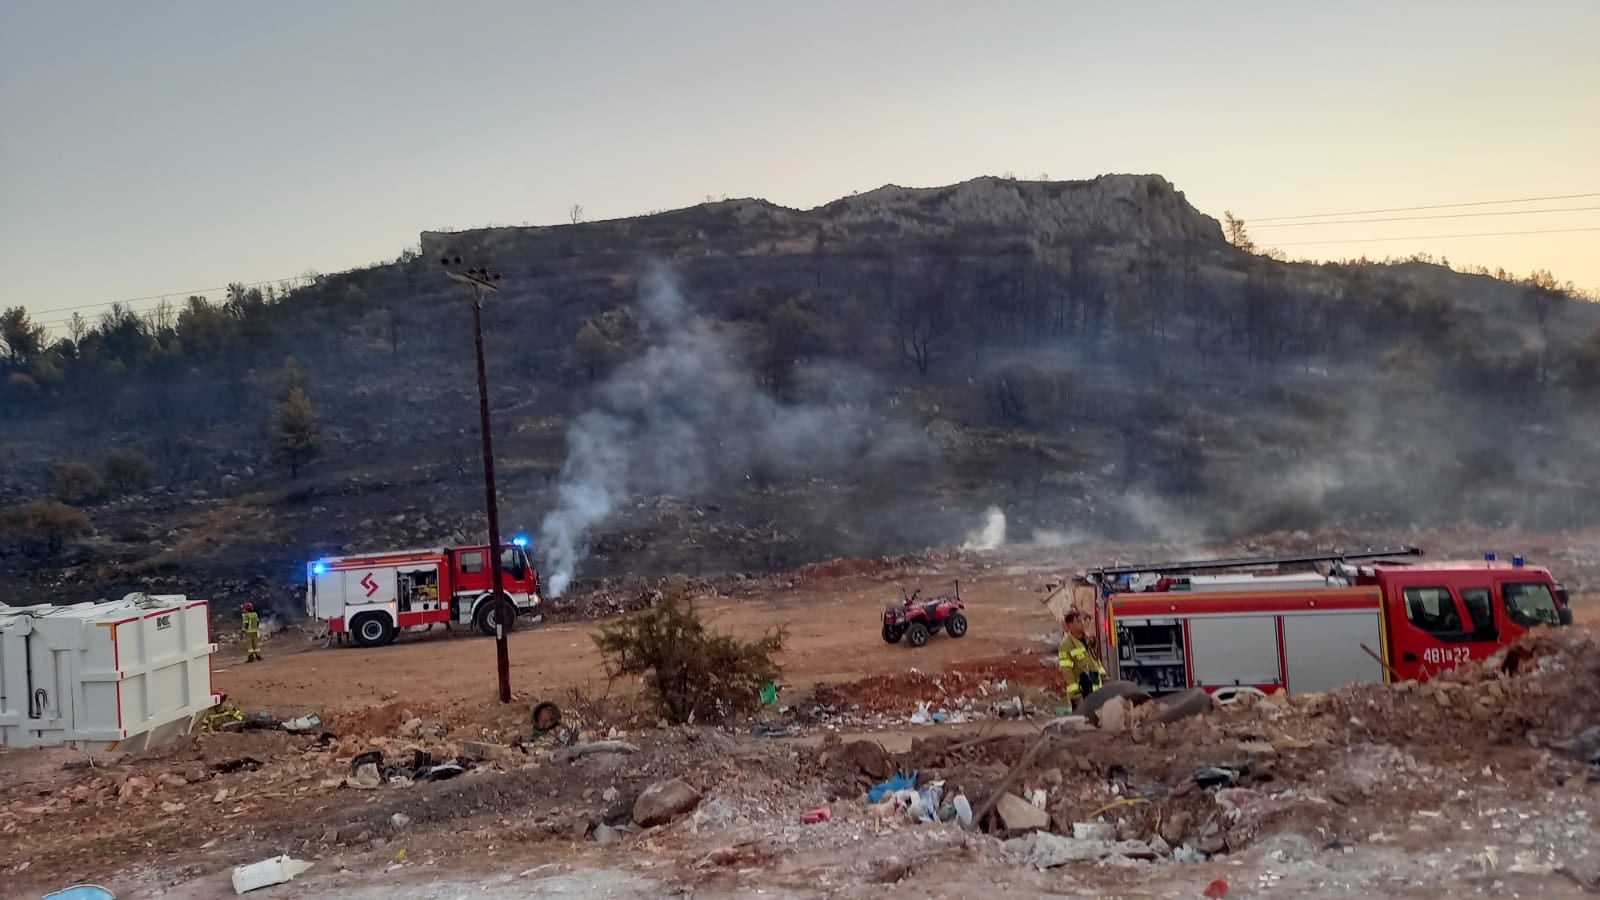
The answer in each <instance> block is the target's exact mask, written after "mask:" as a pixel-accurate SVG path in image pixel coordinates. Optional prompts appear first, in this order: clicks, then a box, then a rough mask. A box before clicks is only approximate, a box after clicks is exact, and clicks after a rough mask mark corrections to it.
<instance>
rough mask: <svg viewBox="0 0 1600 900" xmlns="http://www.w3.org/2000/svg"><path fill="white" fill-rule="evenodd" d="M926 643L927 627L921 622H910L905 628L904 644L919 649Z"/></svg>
mask: <svg viewBox="0 0 1600 900" xmlns="http://www.w3.org/2000/svg"><path fill="white" fill-rule="evenodd" d="M927 642H928V626H926V625H924V624H922V623H921V622H912V623H911V625H910V626H909V627H907V628H906V643H908V644H910V645H911V646H913V647H921V646H922V645H923V644H926V643H927Z"/></svg>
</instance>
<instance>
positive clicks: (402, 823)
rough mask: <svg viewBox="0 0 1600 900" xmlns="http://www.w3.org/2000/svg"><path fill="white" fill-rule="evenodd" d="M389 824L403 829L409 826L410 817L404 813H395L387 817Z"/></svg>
mask: <svg viewBox="0 0 1600 900" xmlns="http://www.w3.org/2000/svg"><path fill="white" fill-rule="evenodd" d="M389 824H390V825H393V826H394V827H396V828H404V827H406V826H407V825H410V824H411V817H410V816H408V815H406V814H405V813H400V812H397V813H395V814H394V815H392V816H390V817H389Z"/></svg>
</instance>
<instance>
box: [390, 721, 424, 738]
mask: <svg viewBox="0 0 1600 900" xmlns="http://www.w3.org/2000/svg"><path fill="white" fill-rule="evenodd" d="M395 733H396V734H398V735H399V736H400V737H402V738H406V739H408V740H409V739H411V738H415V737H416V736H418V735H420V734H422V720H421V719H407V720H406V721H405V722H403V723H401V725H400V730H399V731H397V732H395Z"/></svg>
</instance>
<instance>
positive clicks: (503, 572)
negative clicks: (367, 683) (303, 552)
mask: <svg viewBox="0 0 1600 900" xmlns="http://www.w3.org/2000/svg"><path fill="white" fill-rule="evenodd" d="M490 556H491V554H490V552H489V547H488V545H487V544H481V545H477V546H468V547H440V548H434V549H428V550H406V551H398V552H394V553H379V554H364V555H357V556H338V557H330V558H326V559H319V560H317V561H315V562H312V563H308V564H307V565H306V614H307V615H308V616H310V617H312V618H314V619H320V620H322V621H325V622H327V623H328V630H329V631H330V632H331V633H332V634H333V635H334V636H335V637H336V638H337V639H338V640H340V641H341V642H343V641H346V640H353V641H354V642H355V643H356V644H357V645H358V646H362V647H377V646H381V645H383V644H388V643H391V642H393V641H394V639H395V637H397V636H398V635H399V633H400V632H401V631H402V630H403V629H407V628H416V627H420V626H428V627H432V626H433V625H435V624H443V625H445V626H446V627H449V626H450V625H452V624H460V625H469V624H470V625H472V626H473V627H476V628H477V629H478V630H479V631H480V632H482V633H483V634H486V635H490V636H493V635H495V634H496V633H497V631H498V628H499V617H498V615H497V609H496V606H497V604H495V603H494V602H493V587H492V584H493V582H492V581H491V578H492V576H493V573H492V572H491V571H490V569H489V568H488V566H489V565H491V564H493V561H491V559H490ZM498 563H499V566H500V577H501V582H500V584H501V589H502V590H503V591H504V593H505V595H506V597H507V599H509V600H510V601H511V607H512V609H513V611H514V613H515V616H524V615H528V614H531V613H533V611H534V610H535V609H536V608H537V607H538V606H539V603H540V598H539V573H538V572H537V571H536V570H535V569H534V567H533V561H532V560H531V559H530V558H529V556H528V553H527V549H526V541H524V540H522V539H518V540H516V541H513V542H512V543H510V544H507V545H505V546H504V547H502V548H501V550H500V554H499V560H498ZM515 616H514V617H513V619H512V621H509V622H507V623H506V628H507V629H508V630H509V629H510V628H513V627H515Z"/></svg>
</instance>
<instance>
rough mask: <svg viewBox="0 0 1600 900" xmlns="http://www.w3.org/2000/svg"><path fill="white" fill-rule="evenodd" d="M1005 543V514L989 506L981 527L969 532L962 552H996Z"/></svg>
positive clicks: (996, 507)
mask: <svg viewBox="0 0 1600 900" xmlns="http://www.w3.org/2000/svg"><path fill="white" fill-rule="evenodd" d="M1005 543H1006V514H1005V513H1003V512H1001V511H1000V507H998V506H991V507H989V509H988V511H987V512H985V513H984V514H983V527H982V528H979V529H978V530H977V531H973V532H969V533H968V534H967V540H966V542H965V543H963V544H962V545H961V549H963V550H998V549H1000V548H1001V547H1004V546H1005Z"/></svg>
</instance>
